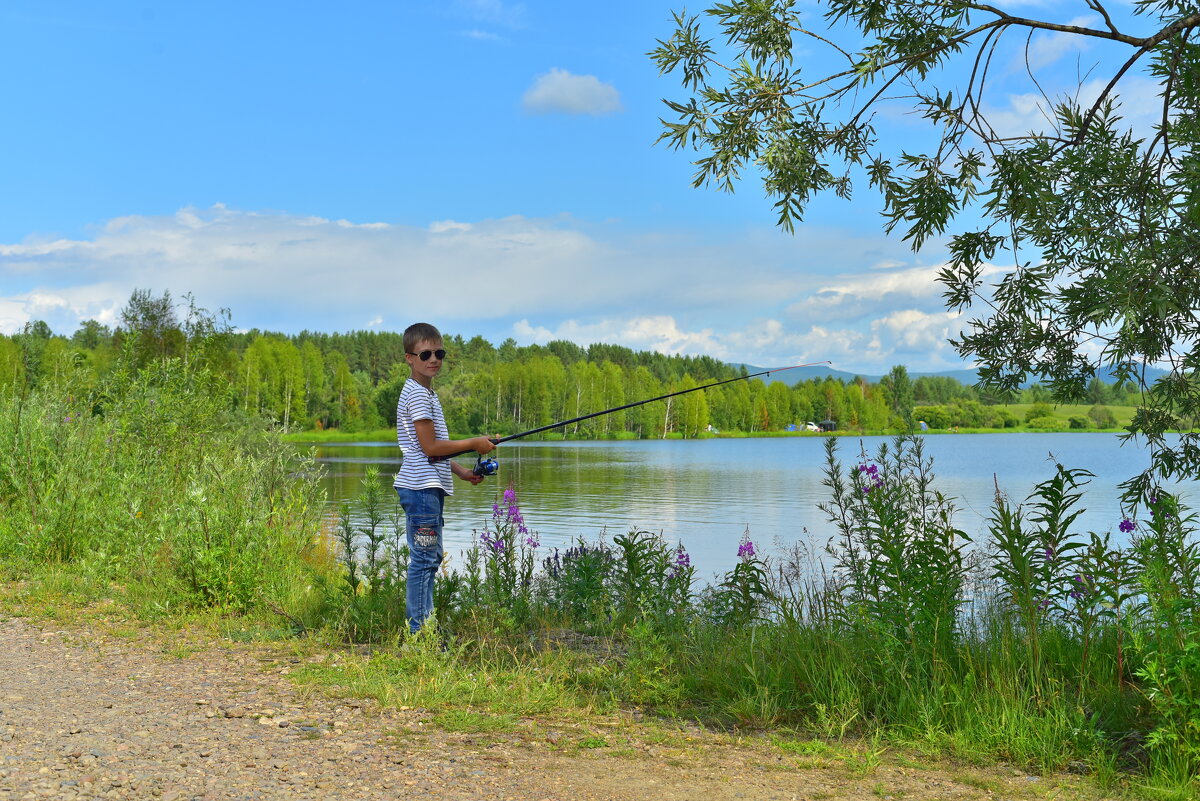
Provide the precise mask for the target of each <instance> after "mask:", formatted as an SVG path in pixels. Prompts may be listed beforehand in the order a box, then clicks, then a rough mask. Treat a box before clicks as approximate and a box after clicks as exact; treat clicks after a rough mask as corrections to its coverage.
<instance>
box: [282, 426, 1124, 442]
mask: <svg viewBox="0 0 1200 801" xmlns="http://www.w3.org/2000/svg"><path fill="white" fill-rule="evenodd" d="M1125 432H1126V430H1125V429H1124V428H1119V427H1117V428H1062V429H1046V428H1029V427H1027V426H1015V427H1013V428H966V427H962V426H960V427H958V428H951V429H946V428H931V429H928V430H926V431H917V432H915V433H917V434H921V435H942V434H1122V433H1125ZM900 433H903V432H900V431H897V430H895V429H883V430H860V429H848V430H844V431H829V432H816V431H720V432H713V433H705V434H701V435H700V436H699V437H692V438H691V439H762V438H783V437H890V436H896V435H898V434H900ZM468 436H473V435H469V434H461V435H460V434H451V438H452V439H465V438H466V437H468ZM502 436H503V435H502ZM283 439H284V440H285V441H287V442H307V443H314V444H321V443H339V442H340V443H348V442H395V440H396V432H394V431H392V430H391V429H387V428H379V429H373V430H370V431H341V430H339V429H333V428H331V429H325V430H323V431H315V430H310V431H291V432H288V433H286V434H284V435H283ZM639 439H650V438H649V437H634V436H617V437H612V436H610V437H599V438H596V437H566V436H562V435H557V436H556V435H550V436H540V437H536V438H533V437H531V438H529V439H527V440H525V441H526V442H629V441H636V440H639ZM654 439H659V438H658V437H655V438H654ZM662 439H670V440H682V439H685V437H683V436H681V435H678V434H668V435H667V436H666V437H663V438H662Z"/></svg>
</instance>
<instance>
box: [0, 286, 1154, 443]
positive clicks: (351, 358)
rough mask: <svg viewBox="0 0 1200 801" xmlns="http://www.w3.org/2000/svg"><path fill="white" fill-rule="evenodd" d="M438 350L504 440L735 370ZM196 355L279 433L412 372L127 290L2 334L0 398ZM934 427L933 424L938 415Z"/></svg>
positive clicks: (583, 355) (466, 409) (940, 391)
mask: <svg viewBox="0 0 1200 801" xmlns="http://www.w3.org/2000/svg"><path fill="white" fill-rule="evenodd" d="M445 344H446V349H447V351H448V352H449V356H448V357H447V359H446V362H445V367H444V368H443V373H442V375H441V376H440V377H439V379H438V393H439V396H440V397H441V399H442V404H443V407H444V409H445V412H446V419H447V424H448V425H449V427H450V429H451V430H452V431H455V432H487V433H496V434H508V433H515V432H517V431H522V430H527V429H530V428H537V427H539V426H543V425H548V424H550V423H552V422H555V421H558V420H565V419H569V418H572V417H577V416H580V415H584V414H588V413H591V412H595V411H599V410H601V409H606V408H611V407H614V406H620V405H623V404H626V403H631V402H633V401H636V400H641V399H645V398H650V397H656V396H658V395H664V394H667V393H671V392H676V391H679V390H684V389H691V388H694V387H697V386H700V385H702V384H707V383H712V382H715V381H722V380H725V379H730V378H736V377H738V376H742V375H746V369H745V367H743V366H732V365H729V364H726V363H724V362H721V361H719V360H717V359H713V358H711V357H708V356H677V355H675V356H669V355H665V354H662V353H657V352H652V351H634V350H632V349H630V348H626V347H622V346H619V345H610V344H593V345H590V346H588V347H586V348H585V347H582V346H580V345H577V344H575V343H572V342H568V341H561V340H560V341H553V342H549V343H547V344H545V345H518V344H517V343H516V342H515V341H514V340H512V339H507V340H505V341H504V342H502V343H501V344H500V345H498V346H497V345H493V344H492V343H491V342H489V341H488V340H486V339H484V338H483V337H481V336H472V337H470V338H469V339H468V338H465V337H463V336H462V335H459V334H449V335H447V336H446V338H445ZM169 358H178V359H182V360H184V361H185V362H186V361H188V360H199V361H202V362H203V365H204V367H205V368H206V369H208V370H209V371H210V372H212V373H213V374H214V375H215V376H217V377H218V378H219V379H220V380H219V381H218V385H220V386H223V387H225V389H226V392H227V394H228V402H229V404H230V407H231V408H234V409H239V410H244V411H247V412H250V413H252V414H256V415H260V416H262V417H265V418H267V419H269V420H272V421H274V422H276V423H277V424H279V425H282V426H284V427H286V428H288V429H307V430H325V429H340V430H344V431H368V430H374V429H380V428H385V427H392V426H394V425H395V404H396V398H397V397H398V395H399V392H400V388H401V385H402V384H403V383H404V380H405V379H406V378H407V377H408V367H407V365H406V363H405V361H404V346H403V343H402V338H401V335H400V334H399V333H395V332H388V331H352V332H348V333H321V332H313V331H301V332H300V333H298V334H282V333H275V332H269V331H260V330H258V329H251V330H248V331H237V330H235V329H234V328H233V326H232V325H231V324H230V321H229V314H228V312H226V311H221V312H217V313H210V312H208V311H207V310H204V309H201V308H198V307H197V306H196V304H195V302H194V300H193V299H192V298H191V297H190V296H185V297H184V300H183V301H182V302H176V301H175V300H174V299H173V298H172V297H171V296H170V294H169V293H167V292H164V293H163V294H162V295H154V294H152V293H151V292H149V291H146V290H136V291H135V292H134V293H133V295H132V296H131V297H130V299H129V301H128V303H127V304H126V305H125V307H124V308H123V309H122V310H121V313H120V315H119V323H118V324H117V325H116V326H113V327H109V326H106V325H103V324H101V323H99V322H97V321H95V320H87V321H85V322H83V323H82V324H81V325H80V326H79V328H78V330H76V331H75V332H74V333H73V334H71V335H70V336H62V335H57V334H55V333H54V332H53V331H52V330H51V329H50V327H49V326H48V325H47V324H46V323H45V322H42V321H35V322H32V323H29V324H27V325H26V326H25V327H24V328H23V330H22V331H21V332H20V333H18V334H15V335H13V336H3V335H0V391H5V389H6V388H8V389H9V390H12V389H13V388H20V387H23V386H36V385H38V384H42V383H63V382H72V383H73V384H75V385H79V386H81V387H84V388H86V387H96V386H99V385H100V383H101V382H102V380H103V379H105V378H106V377H108V376H110V375H111V374H112V373H113V372H114V371H116V370H118V369H129V368H130V367H133V368H137V367H140V366H143V365H145V364H146V363H148V362H150V361H153V360H161V359H169ZM1131 391H1132V386H1131V385H1108V384H1105V383H1104V382H1102V381H1100V380H1098V379H1096V380H1094V381H1093V382H1092V385H1090V386H1089V388H1088V393H1089V397H1090V399H1091V400H1092V402H1093V403H1095V404H1097V405H1103V404H1123V403H1126V402H1129V401H1130V398H1129V393H1130V392H1131ZM1048 400H1050V398H1049V393H1048V392H1047V391H1046V390H1044V389H1043V388H1041V387H1039V386H1036V385H1035V386H1034V387H1030V388H1028V389H1026V390H1023V391H1022V392H1021V394H1020V395H1012V396H1010V397H1007V398H999V397H995V396H989V395H986V394H982V393H981V392H980V391H979V390H978V389H976V388H975V387H971V386H966V385H963V384H962V383H960V382H958V381H956V380H954V379H953V378H949V377H938V376H932V377H931V376H924V377H918V378H910V377H909V375H908V372H907V370H906V369H905V368H904V367H903V366H899V365H898V366H896V367H893V368H892V370H891V372H890V373H889V374H888V375H887V376H885V377H884V378H883V379H882V380H881V381H879V382H876V383H872V382H869V381H867V380H866V379H864V378H861V377H856V378H854V379H853V380H851V381H842V380H838V379H834V378H817V379H810V380H807V381H801V382H798V383H796V384H795V385H794V386H789V385H787V384H785V383H783V382H780V381H774V382H770V383H767V382H764V381H762V380H761V379H757V378H755V379H749V380H746V381H735V382H733V383H729V384H725V385H723V386H720V387H716V388H714V389H712V390H708V391H705V392H696V393H692V394H687V395H682V396H679V397H676V398H671V399H668V400H664V401H658V402H655V403H652V404H647V405H645V406H641V407H637V408H634V409H629V410H626V411H622V412H616V413H614V414H611V415H605V416H602V417H598V418H594V419H591V420H586V421H581V422H579V423H575V424H572V425H571V426H569V427H567V428H566V429H565V430H564V431H563V434H565V435H566V436H568V437H572V438H612V437H630V438H636V437H640V438H657V437H664V436H681V437H697V436H700V435H702V434H704V433H706V432H709V431H713V430H717V431H725V432H744V433H756V432H778V431H783V430H786V429H788V428H789V427H791V426H796V425H800V426H803V424H805V423H807V422H814V421H815V422H820V421H824V420H832V421H834V422H836V423H837V425H838V427H839V428H840V429H844V430H858V431H882V430H886V429H893V430H901V429H905V428H907V427H908V426H910V425H912V424H913V423H914V422H915V421H916V420H918V419H926V418H928V419H929V420H930V424H931V425H932V427H935V428H942V427H946V428H948V427H951V426H964V427H992V428H1003V427H1006V426H1014V425H1017V424H1018V418H1017V416H1015V415H1014V414H1013V413H1012V412H1010V411H1008V410H1007V409H1005V408H1004V406H1003V405H1002V403H1003V402H1005V401H1025V402H1030V403H1035V402H1045V401H1048ZM934 423H936V425H935V424H934Z"/></svg>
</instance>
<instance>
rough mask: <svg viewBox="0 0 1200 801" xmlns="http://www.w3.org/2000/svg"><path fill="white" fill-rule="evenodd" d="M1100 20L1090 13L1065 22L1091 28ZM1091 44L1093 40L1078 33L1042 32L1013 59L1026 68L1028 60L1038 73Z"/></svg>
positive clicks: (1021, 67)
mask: <svg viewBox="0 0 1200 801" xmlns="http://www.w3.org/2000/svg"><path fill="white" fill-rule="evenodd" d="M1099 21H1100V19H1099V17H1097V16H1095V15H1094V14H1089V15H1085V16H1082V17H1075V18H1074V19H1071V20H1068V21H1067V22H1066V23H1065V24H1067V25H1070V26H1072V27H1076V28H1091V27H1093V26H1094V25H1095V24H1096V23H1097V22H1099ZM1090 45H1091V41H1090V39H1089V38H1088V37H1086V36H1080V35H1079V34H1076V33H1064V32H1060V31H1053V32H1049V33H1040V34H1038V35H1037V36H1034V37H1033V38H1032V39H1031V40H1029V44H1028V46H1027V47H1022V48H1021V50H1020V51H1019V52H1018V53H1017V54H1016V56H1015V57H1014V59H1013V67H1014V68H1016V69H1019V70H1024V69H1025V68H1026V62H1028V68H1029V69H1030V70H1032V71H1033V72H1035V73H1036V72H1037V71H1038V70H1042V69H1045V68H1046V67H1049V66H1050V65H1051V64H1054V63H1055V62H1057V61H1059V60H1060V59H1061V58H1063V56H1066V55H1069V54H1072V53H1082V52H1084V51H1086V50H1087V49H1088V48H1089V47H1090Z"/></svg>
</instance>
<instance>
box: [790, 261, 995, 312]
mask: <svg viewBox="0 0 1200 801" xmlns="http://www.w3.org/2000/svg"><path fill="white" fill-rule="evenodd" d="M944 267H945V265H943V264H934V265H928V266H921V267H911V268H909V269H907V270H895V271H891V272H878V271H873V272H868V273H861V274H857V275H842V276H837V277H836V278H835V279H833V280H831V281H826V282H823V283H821V284H818V285H817V287H816V288H815V290H814V291H813V292H812V294H810V295H808V296H806V297H804V298H802V299H800V300H798V301H796V302H794V303H792V304H791V305H789V306H788V307H787V312H788V314H789V315H791V316H792V317H793V318H795V319H801V320H810V321H830V320H852V319H857V318H861V317H863V316H864V315H875V314H881V313H884V312H886V311H887V310H889V309H895V308H896V307H897V306H901V307H904V308H913V307H916V308H919V309H924V310H930V311H932V310H935V309H940V308H942V306H943V300H942V293H943V292H945V290H946V287H945V286H944V285H943V284H941V283H939V282H938V280H937V275H938V273H939V272H941V271H942V270H943V269H944ZM1010 269H1011V268H1009V267H1000V266H997V265H994V264H986V265H984V266H983V268H982V270H981V271H980V275H981V276H982V277H983V278H984V279H985V280H986V279H988V278H991V277H993V276H997V275H1000V274H1001V273H1005V272H1008V271H1009V270H1010Z"/></svg>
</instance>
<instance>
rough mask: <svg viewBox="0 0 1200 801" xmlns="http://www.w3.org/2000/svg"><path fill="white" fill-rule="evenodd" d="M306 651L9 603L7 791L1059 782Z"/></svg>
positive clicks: (516, 792) (689, 790)
mask: <svg viewBox="0 0 1200 801" xmlns="http://www.w3.org/2000/svg"><path fill="white" fill-rule="evenodd" d="M296 661H298V660H296V659H295V657H294V655H292V656H289V655H288V654H287V653H286V652H283V651H281V650H280V649H278V648H272V647H270V646H265V645H263V644H240V643H234V642H230V641H227V640H220V639H216V638H209V640H208V641H207V642H204V643H202V644H200V645H194V646H191V647H189V648H185V649H181V648H179V647H172V646H171V645H170V644H169V643H164V641H163V640H162V639H161V637H159V638H155V637H152V636H148V635H147V636H142V635H140V634H138V633H137V632H136V630H133V631H125V632H124V633H119V634H114V633H113V632H111V631H108V632H104V633H97V632H95V631H94V629H92V628H89V627H87V626H85V625H81V624H69V625H67V626H66V627H64V626H63V625H62V624H55V623H53V622H51V623H38V624H34V623H31V622H29V621H27V620H22V619H18V618H7V619H4V618H3V616H2V615H0V801H10V800H15V799H33V798H81V799H82V798H89V799H90V798H110V799H161V800H162V801H176V800H177V799H323V800H328V799H355V801H369V800H370V799H408V798H413V799H417V798H419V799H430V800H431V801H438V800H439V799H513V800H514V801H538V800H540V799H561V801H574V800H575V799H668V800H670V799H698V800H699V801H718V800H719V799H751V800H752V801H763V800H765V799H812V800H814V801H815V799H847V800H848V799H875V800H878V799H887V798H894V799H901V798H904V799H923V800H924V799H931V800H932V799H984V798H992V799H994V798H1036V797H1045V796H1046V795H1047V794H1048V793H1050V792H1051V791H1052V790H1053V789H1054V788H1056V787H1060V785H1059V784H1057V783H1055V782H1052V781H1051V780H1049V779H1046V778H1037V777H1032V776H1027V775H1024V774H1023V773H1022V772H1020V771H1014V770H994V771H986V772H985V771H979V770H972V769H966V768H964V769H961V770H959V769H956V768H949V769H947V768H945V767H943V768H941V769H934V768H928V767H924V766H920V765H914V764H912V763H911V762H909V763H907V764H904V763H903V761H902V762H901V763H900V764H897V763H895V761H894V760H889V759H886V758H885V759H884V761H883V763H882V764H880V765H879V766H878V767H873V768H871V769H869V770H865V771H853V770H848V769H847V768H846V767H845V766H844V765H841V764H836V763H831V764H821V763H820V761H819V760H818V761H814V760H806V759H802V758H798V757H797V756H796V755H794V754H787V753H785V752H783V751H780V750H779V749H778V748H773V747H771V746H770V745H769V744H767V743H757V744H756V743H753V742H746V741H739V740H737V739H736V738H732V737H729V736H727V735H722V734H716V733H697V735H696V736H695V737H693V738H691V740H690V741H688V742H686V744H685V743H682V742H681V741H682V740H684V739H685V738H682V737H680V738H676V739H675V741H673V742H672V741H666V742H664V741H663V740H662V738H658V740H657V742H655V741H650V740H647V741H645V742H642V741H639V739H638V725H637V724H636V723H634V722H632V721H628V720H627V721H625V723H622V722H621V721H619V720H618V721H614V722H612V723H610V725H613V726H616V727H618V728H621V729H622V736H621V741H622V742H623V743H625V745H624V746H623V747H622V748H620V749H605V748H580V747H579V740H578V738H576V737H575V735H574V734H573V733H572V731H571V730H570V728H569V726H567V727H566V728H564V729H563V730H557V729H556V728H555V724H554V722H543V723H542V725H538V726H537V727H534V728H532V729H531V731H536V732H537V733H536V734H535V735H525V734H515V735H514V734H500V735H492V736H479V735H469V734H462V733H456V732H448V731H445V730H442V729H440V728H438V727H437V726H435V725H433V724H432V723H431V722H430V721H429V715H428V713H425V712H423V711H421V710H403V711H401V710H385V709H380V708H378V706H376V705H374V704H373V703H371V702H359V701H352V700H345V699H342V700H339V699H335V698H329V697H326V696H324V695H320V694H313V693H311V692H305V691H302V690H298V689H297V688H296V687H295V686H294V685H293V683H292V682H291V681H290V680H289V678H288V675H287V674H288V673H289V672H290V671H291V670H293V669H294V668H295V664H294V663H295V662H296ZM1057 797H1058V798H1060V799H1066V798H1073V797H1080V798H1082V797H1087V796H1083V795H1076V793H1075V792H1074V791H1073V790H1071V789H1067V790H1065V791H1064V792H1062V793H1061V794H1059V795H1058V796H1057ZM1092 797H1094V796H1092Z"/></svg>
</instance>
